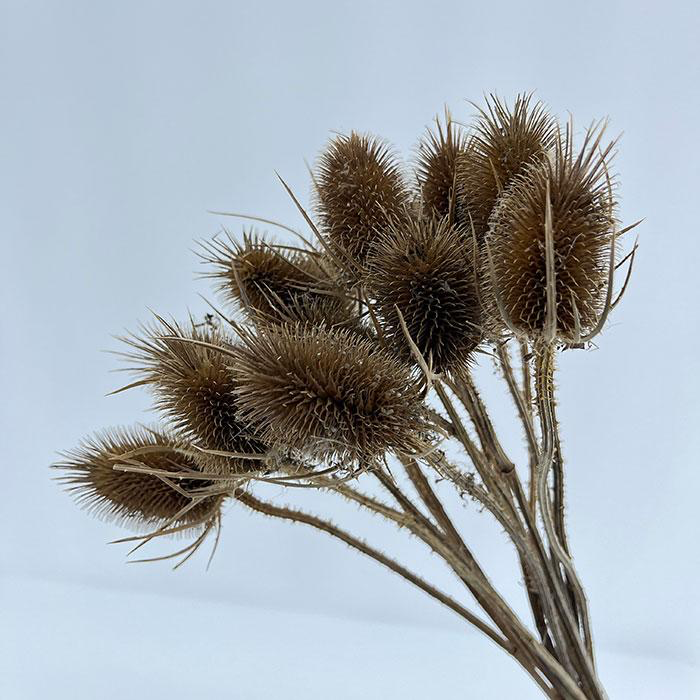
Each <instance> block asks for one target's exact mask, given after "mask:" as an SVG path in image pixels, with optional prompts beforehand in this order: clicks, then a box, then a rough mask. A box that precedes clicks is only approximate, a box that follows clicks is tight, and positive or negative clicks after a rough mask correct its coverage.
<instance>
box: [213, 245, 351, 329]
mask: <svg viewBox="0 0 700 700" xmlns="http://www.w3.org/2000/svg"><path fill="white" fill-rule="evenodd" d="M200 257H201V258H202V260H203V261H204V262H205V263H206V264H207V265H208V266H209V271H208V272H206V273H204V275H203V276H204V277H208V278H212V279H214V280H215V281H216V283H217V286H218V288H219V291H220V292H221V293H222V294H223V296H224V298H225V299H226V300H227V301H229V302H233V303H234V304H236V305H237V306H239V307H241V308H242V309H243V310H244V311H245V312H246V313H247V315H248V317H249V318H251V319H252V320H253V321H254V322H256V323H258V322H265V323H281V322H287V321H289V320H290V319H296V318H303V316H304V313H305V311H306V309H313V316H314V317H316V316H319V315H321V316H324V315H325V316H327V317H328V318H336V317H343V319H344V320H349V318H350V316H351V315H352V310H351V308H350V306H351V305H350V303H349V301H348V299H347V296H346V294H345V290H344V289H343V285H342V281H341V279H340V274H339V272H338V271H337V270H336V269H335V267H334V265H333V263H332V262H331V261H330V260H329V259H328V257H327V256H325V255H323V254H322V253H320V252H318V251H315V250H312V249H308V250H307V249H301V248H292V247H291V246H279V245H274V244H271V243H268V242H266V241H265V240H263V239H262V238H261V237H259V236H258V235H256V234H255V233H244V235H243V240H242V241H240V242H239V241H236V240H234V239H232V238H230V237H229V238H228V239H223V238H215V239H214V240H213V241H210V242H208V243H204V244H202V252H201V253H200Z"/></svg>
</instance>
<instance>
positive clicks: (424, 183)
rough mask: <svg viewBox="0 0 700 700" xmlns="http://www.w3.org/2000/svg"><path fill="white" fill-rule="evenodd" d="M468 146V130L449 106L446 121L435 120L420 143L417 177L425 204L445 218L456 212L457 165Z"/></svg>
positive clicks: (432, 211)
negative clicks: (433, 126) (453, 115)
mask: <svg viewBox="0 0 700 700" xmlns="http://www.w3.org/2000/svg"><path fill="white" fill-rule="evenodd" d="M466 148H467V135H466V133H465V131H464V130H463V129H462V128H461V127H460V126H459V125H458V124H455V122H454V121H452V116H451V115H450V112H449V110H447V109H445V117H444V124H443V123H441V122H440V119H439V118H436V119H435V128H434V129H428V130H427V133H426V134H425V136H424V137H423V138H422V139H421V141H420V144H419V146H418V159H417V163H416V176H417V179H418V186H419V189H420V193H421V201H422V203H423V207H424V209H425V210H427V211H428V212H430V213H432V214H435V215H437V216H438V217H440V218H442V217H445V216H449V215H450V214H451V213H452V212H453V211H454V199H455V196H456V192H455V188H456V177H457V164H458V162H459V160H460V159H461V158H462V156H463V154H464V153H465V151H466Z"/></svg>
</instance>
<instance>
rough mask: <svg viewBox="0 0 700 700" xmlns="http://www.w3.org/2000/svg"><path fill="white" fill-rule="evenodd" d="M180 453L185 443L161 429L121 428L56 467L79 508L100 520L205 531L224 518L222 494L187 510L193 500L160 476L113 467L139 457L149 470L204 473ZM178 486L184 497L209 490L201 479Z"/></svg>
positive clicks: (91, 440)
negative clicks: (124, 458)
mask: <svg viewBox="0 0 700 700" xmlns="http://www.w3.org/2000/svg"><path fill="white" fill-rule="evenodd" d="M182 448H183V442H182V441H181V440H178V439H176V438H175V437H173V436H171V435H168V434H166V433H164V432H162V431H159V430H150V429H146V428H142V427H137V428H127V429H117V430H111V431H104V432H102V433H99V434H97V435H95V436H93V437H91V438H88V439H86V440H84V441H83V442H82V444H81V446H80V447H79V448H78V449H76V450H74V451H73V452H70V453H67V454H66V455H65V460H64V461H63V462H60V463H58V464H55V465H54V467H55V468H57V469H60V470H62V471H65V472H66V474H65V476H62V477H59V480H60V481H61V482H62V483H63V484H64V485H65V486H66V489H67V491H69V492H71V493H72V494H73V495H74V497H75V500H76V501H77V503H78V504H79V505H81V506H84V507H85V508H86V509H87V510H88V511H90V512H91V513H93V514H94V515H97V516H98V517H101V518H103V519H106V520H117V521H119V522H120V523H123V524H126V525H131V526H134V527H137V528H139V529H141V528H144V527H148V526H162V525H166V524H167V527H168V528H180V527H182V529H184V530H186V529H190V530H196V529H204V528H205V527H206V526H207V525H208V524H210V523H211V522H212V521H213V520H215V519H217V518H218V517H219V516H220V511H221V503H222V501H223V496H222V495H221V494H213V495H210V496H206V497H205V498H203V499H202V500H201V501H199V502H198V503H196V504H195V505H194V506H192V507H191V508H189V509H187V507H188V506H190V505H191V504H192V499H191V498H190V497H188V496H187V495H185V494H183V493H181V492H180V491H178V490H176V489H174V488H173V487H172V486H170V485H168V484H166V483H165V482H164V481H162V480H161V479H159V478H158V477H157V476H154V475H152V474H143V473H136V472H125V471H119V470H116V469H115V468H114V467H115V466H116V465H119V464H120V463H122V462H120V459H119V456H120V455H126V454H128V453H135V454H136V456H134V457H133V460H135V461H136V462H137V463H138V465H140V466H143V467H145V468H147V469H158V470H164V471H167V472H171V473H172V472H191V471H200V465H199V463H198V462H196V461H195V460H194V458H193V457H191V456H189V455H188V454H187V450H183V449H182ZM176 483H177V485H178V486H179V488H180V489H182V490H183V491H185V492H191V491H194V490H195V489H204V488H206V487H208V486H211V482H208V481H204V480H201V479H177V480H176ZM186 509H187V510H186ZM183 511H185V512H183ZM178 514H180V515H179V516H178ZM176 516H178V517H176ZM173 518H175V519H174V520H173Z"/></svg>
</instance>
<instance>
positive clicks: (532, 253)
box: [483, 129, 616, 342]
mask: <svg viewBox="0 0 700 700" xmlns="http://www.w3.org/2000/svg"><path fill="white" fill-rule="evenodd" d="M601 137H602V130H599V131H598V132H597V133H596V132H594V131H589V133H588V135H587V136H586V139H585V143H584V146H583V148H582V149H581V150H580V152H578V153H575V152H574V147H573V144H572V138H571V132H570V130H568V129H567V131H566V133H565V134H564V135H561V136H559V137H558V139H557V143H556V146H555V148H554V150H553V152H552V153H551V155H550V157H548V158H546V159H544V160H543V161H540V162H537V163H534V164H531V165H530V166H528V168H527V169H526V170H525V172H524V173H522V174H521V175H520V176H519V177H517V178H516V179H515V180H514V181H513V182H512V183H511V186H510V187H509V189H508V190H507V191H506V192H505V193H504V195H503V197H502V198H501V199H500V200H499V203H498V205H497V206H496V209H495V210H494V213H493V216H492V218H491V223H490V228H489V232H488V234H487V236H486V243H487V247H488V250H489V252H490V258H491V263H492V266H493V267H492V268H491V263H489V262H488V261H487V260H485V261H484V263H483V265H484V269H483V278H484V280H485V289H486V294H485V296H486V297H487V299H489V300H490V308H491V312H492V314H493V316H495V317H497V318H500V316H501V314H502V312H503V311H504V312H505V314H504V315H505V316H506V317H507V319H508V323H509V324H510V325H511V326H513V327H514V329H515V330H516V332H518V333H519V334H522V335H523V336H527V337H529V338H532V339H536V338H539V337H541V336H542V334H543V332H544V327H545V318H546V312H547V266H546V245H545V227H546V221H547V199H548V197H549V202H550V204H551V226H552V240H553V260H554V265H553V271H554V278H555V280H556V295H555V297H556V303H555V306H556V320H557V338H558V339H559V340H560V341H562V342H577V335H578V334H577V325H578V326H579V327H580V332H581V333H583V334H585V333H586V332H587V331H590V330H591V329H592V328H594V327H595V325H596V324H597V322H598V319H599V317H600V314H601V312H602V309H603V305H604V300H605V294H606V287H607V280H608V272H609V265H610V253H611V245H612V238H613V232H614V228H615V225H616V219H615V214H614V206H615V204H614V201H613V198H612V189H611V184H610V180H609V176H608V164H607V161H608V160H609V158H610V154H611V152H612V146H613V144H610V145H609V146H608V147H607V148H604V149H603V148H601V147H600V139H601ZM499 306H500V307H501V308H499ZM577 316H578V321H577Z"/></svg>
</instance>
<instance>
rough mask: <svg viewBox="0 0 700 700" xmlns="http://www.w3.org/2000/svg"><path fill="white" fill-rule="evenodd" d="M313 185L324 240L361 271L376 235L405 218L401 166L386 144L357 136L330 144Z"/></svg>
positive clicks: (369, 137) (404, 185)
mask: <svg viewBox="0 0 700 700" xmlns="http://www.w3.org/2000/svg"><path fill="white" fill-rule="evenodd" d="M314 182H315V186H316V195H317V200H318V201H317V210H318V216H319V219H320V223H321V230H322V232H323V234H324V235H325V236H326V238H327V241H328V243H329V244H330V246H331V248H332V249H333V250H334V251H336V253H337V254H338V255H339V256H340V257H347V258H348V259H349V260H350V261H351V262H353V263H354V264H356V265H359V266H360V268H361V266H362V264H363V263H364V261H365V258H366V257H367V253H368V251H369V247H370V245H371V243H372V241H373V240H374V238H375V236H376V232H377V231H378V230H379V231H380V230H381V229H383V228H384V227H385V226H386V225H387V222H388V221H391V220H401V219H402V218H403V217H404V215H405V207H406V206H407V205H408V202H409V197H408V189H407V187H406V184H405V182H404V179H403V176H402V172H401V167H400V165H399V162H398V160H397V159H396V157H395V156H394V153H393V151H392V150H391V148H389V147H388V146H387V144H386V143H384V142H383V141H381V140H379V139H377V138H375V137H374V136H368V135H364V134H358V133H356V132H354V131H353V132H352V133H351V134H350V135H349V136H346V135H341V136H337V137H335V138H334V139H333V140H332V141H331V142H330V144H329V145H328V147H327V148H326V150H325V151H324V152H323V154H322V155H321V158H320V162H319V165H318V168H317V172H316V175H315V179H314Z"/></svg>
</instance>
